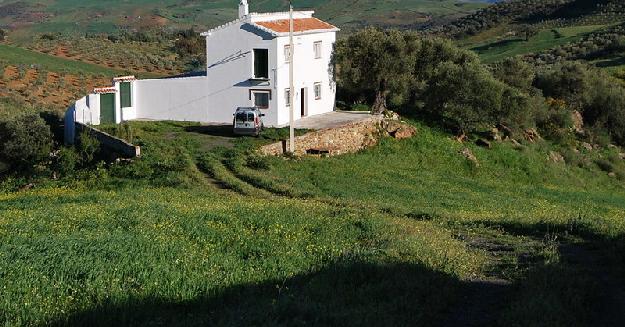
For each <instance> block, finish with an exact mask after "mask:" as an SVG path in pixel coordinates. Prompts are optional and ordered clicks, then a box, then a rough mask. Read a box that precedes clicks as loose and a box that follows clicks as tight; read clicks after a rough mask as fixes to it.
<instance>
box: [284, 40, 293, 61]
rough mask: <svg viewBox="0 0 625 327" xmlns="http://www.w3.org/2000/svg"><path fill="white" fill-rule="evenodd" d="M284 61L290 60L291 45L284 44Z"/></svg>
mask: <svg viewBox="0 0 625 327" xmlns="http://www.w3.org/2000/svg"><path fill="white" fill-rule="evenodd" d="M284 62H291V45H289V44H287V45H285V46H284Z"/></svg>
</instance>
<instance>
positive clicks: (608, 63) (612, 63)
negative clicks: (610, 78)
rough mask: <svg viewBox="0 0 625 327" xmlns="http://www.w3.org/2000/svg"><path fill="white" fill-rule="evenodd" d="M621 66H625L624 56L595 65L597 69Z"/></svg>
mask: <svg viewBox="0 0 625 327" xmlns="http://www.w3.org/2000/svg"><path fill="white" fill-rule="evenodd" d="M623 65H625V56H623V57H616V58H611V59H608V60H603V61H600V62H597V63H596V64H595V66H597V67H599V68H610V67H617V66H623Z"/></svg>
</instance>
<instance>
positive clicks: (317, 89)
mask: <svg viewBox="0 0 625 327" xmlns="http://www.w3.org/2000/svg"><path fill="white" fill-rule="evenodd" d="M315 100H321V83H315Z"/></svg>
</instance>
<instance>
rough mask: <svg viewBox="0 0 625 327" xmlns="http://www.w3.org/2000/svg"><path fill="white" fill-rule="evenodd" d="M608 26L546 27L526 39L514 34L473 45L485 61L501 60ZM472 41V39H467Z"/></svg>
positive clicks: (576, 37)
mask: <svg viewBox="0 0 625 327" xmlns="http://www.w3.org/2000/svg"><path fill="white" fill-rule="evenodd" d="M604 28H607V25H584V26H570V27H561V28H553V29H545V30H542V31H540V32H538V34H537V35H536V36H533V37H530V39H529V40H526V39H525V38H524V37H520V36H512V37H508V38H497V39H496V40H492V39H491V40H489V42H487V43H485V44H478V45H474V44H472V45H471V48H470V49H471V50H473V51H475V52H476V53H477V54H478V55H479V56H480V59H481V60H482V61H483V62H485V63H492V62H496V61H500V60H502V59H505V58H509V57H514V56H518V55H525V54H530V53H538V52H542V51H545V50H549V49H552V48H555V47H558V46H561V45H565V44H568V43H572V42H576V41H578V40H580V39H582V38H583V37H584V36H586V35H588V34H590V33H591V32H594V31H597V30H600V29H604ZM465 42H466V43H470V42H471V41H470V40H467V41H465Z"/></svg>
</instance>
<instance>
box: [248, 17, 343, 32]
mask: <svg viewBox="0 0 625 327" xmlns="http://www.w3.org/2000/svg"><path fill="white" fill-rule="evenodd" d="M256 24H258V25H260V26H262V27H264V28H268V29H270V30H272V31H274V32H276V33H288V32H289V20H288V19H281V20H274V21H270V22H257V23H256ZM293 28H294V31H295V32H296V33H297V32H305V31H313V30H331V29H335V28H336V27H335V26H334V25H331V24H328V23H326V22H324V21H322V20H319V19H317V18H298V19H294V20H293Z"/></svg>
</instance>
